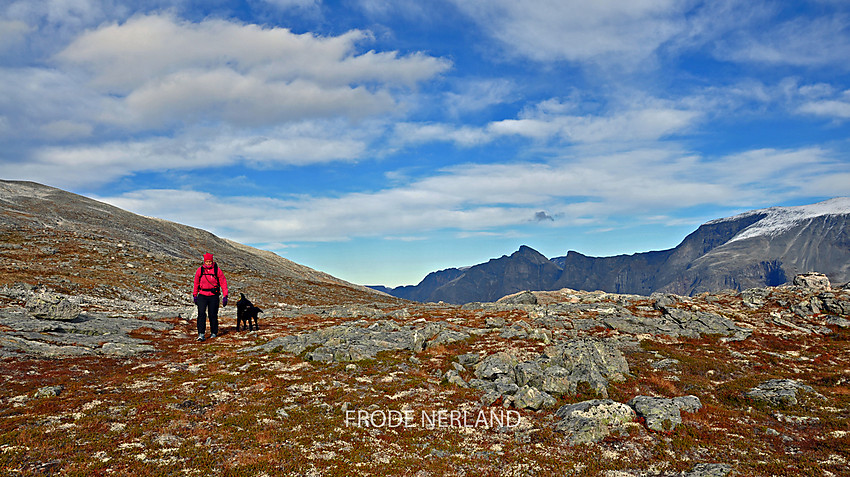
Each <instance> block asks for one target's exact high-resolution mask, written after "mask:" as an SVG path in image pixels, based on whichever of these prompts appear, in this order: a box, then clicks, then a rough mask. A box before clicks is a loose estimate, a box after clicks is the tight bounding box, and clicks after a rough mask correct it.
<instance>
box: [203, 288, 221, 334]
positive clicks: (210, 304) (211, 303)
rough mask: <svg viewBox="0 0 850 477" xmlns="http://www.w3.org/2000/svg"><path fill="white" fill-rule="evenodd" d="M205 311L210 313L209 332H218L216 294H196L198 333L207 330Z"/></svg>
mask: <svg viewBox="0 0 850 477" xmlns="http://www.w3.org/2000/svg"><path fill="white" fill-rule="evenodd" d="M207 312H209V315H210V333H212V334H214V335H217V334H218V295H201V294H198V334H199V335H202V334H204V333H206V331H207Z"/></svg>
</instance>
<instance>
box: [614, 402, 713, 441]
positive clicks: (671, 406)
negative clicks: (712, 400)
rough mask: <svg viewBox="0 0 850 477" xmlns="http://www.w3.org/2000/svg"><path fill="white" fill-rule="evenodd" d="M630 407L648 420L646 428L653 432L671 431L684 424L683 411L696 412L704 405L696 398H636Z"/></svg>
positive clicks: (629, 403)
mask: <svg viewBox="0 0 850 477" xmlns="http://www.w3.org/2000/svg"><path fill="white" fill-rule="evenodd" d="M628 405H629V406H631V407H632V408H634V410H635V412H636V413H637V414H638V415H639V416H641V417H643V418H644V419H646V427H648V428H649V429H651V430H653V431H658V432H664V431H671V430H673V429H674V428H675V427H676V426H678V425H679V424H681V423H682V415H681V411H686V412H695V411H698V410H699V409H701V408H702V403H701V402H700V400H699V398H698V397H696V396H682V397H676V398H672V399H671V398H658V397H651V396H635V397H633V398H632V399H631V400H630V401H629V402H628Z"/></svg>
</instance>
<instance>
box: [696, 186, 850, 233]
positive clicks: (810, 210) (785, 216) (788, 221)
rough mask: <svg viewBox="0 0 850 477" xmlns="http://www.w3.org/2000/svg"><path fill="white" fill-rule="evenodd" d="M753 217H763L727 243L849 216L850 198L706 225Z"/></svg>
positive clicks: (759, 212)
mask: <svg viewBox="0 0 850 477" xmlns="http://www.w3.org/2000/svg"><path fill="white" fill-rule="evenodd" d="M753 215H763V216H764V217H763V218H761V219H759V220H758V221H757V222H755V223H754V224H752V225H750V226H749V227H747V228H745V229H744V230H742V231H741V232H739V233H738V234H737V235H735V236H734V237H733V238H732V239H731V240H729V242H735V241H738V240H745V239H749V238H753V237H761V236H774V235H778V234H780V233H782V232H785V231H786V230H789V229H791V228H793V227H795V226H797V225H799V224H800V223H801V222H803V221H806V220H809V219H813V218H815V217H822V216H826V215H850V197H836V198H833V199H829V200H825V201H823V202H818V203H815V204H809V205H800V206H794V207H769V208H766V209H757V210H751V211H749V212H744V213H742V214H738V215H735V216H732V217H727V218H723V219H717V220H712V221H710V222H708V224H717V223H721V222H727V221H732V220H738V219H741V218H745V217H751V216H753Z"/></svg>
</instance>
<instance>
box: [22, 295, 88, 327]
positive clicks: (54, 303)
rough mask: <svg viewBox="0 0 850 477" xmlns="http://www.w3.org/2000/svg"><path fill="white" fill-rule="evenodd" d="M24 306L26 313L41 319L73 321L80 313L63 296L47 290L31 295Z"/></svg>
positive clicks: (78, 308) (77, 308) (78, 309)
mask: <svg viewBox="0 0 850 477" xmlns="http://www.w3.org/2000/svg"><path fill="white" fill-rule="evenodd" d="M25 306H26V310H27V313H29V314H30V315H32V316H33V317H35V318H38V319H41V320H57V321H73V320H75V319H77V317H79V316H80V313H82V310H80V307H79V306H77V305H76V304H74V303H71V302H70V301H68V299H67V298H65V297H64V296H62V295H58V294H55V293H49V292H44V293H39V294H37V295H33V296H31V297H30V298H29V300H27V303H26V305H25Z"/></svg>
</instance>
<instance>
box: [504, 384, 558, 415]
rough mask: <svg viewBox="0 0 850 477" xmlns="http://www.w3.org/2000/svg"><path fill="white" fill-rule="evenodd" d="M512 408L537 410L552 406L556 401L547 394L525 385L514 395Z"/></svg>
mask: <svg viewBox="0 0 850 477" xmlns="http://www.w3.org/2000/svg"><path fill="white" fill-rule="evenodd" d="M513 402H514V407H516V408H517V409H532V410H535V411H536V410H538V409H541V408H543V407H548V406H554V405H555V403H556V401H555V398H553V397H552V396H551V395H549V394H548V393H545V392H543V391H541V390H539V389H537V388H535V387H532V386H528V385H525V386H523V387H521V388H520V389H519V390H517V392H516V394H514V399H513Z"/></svg>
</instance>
